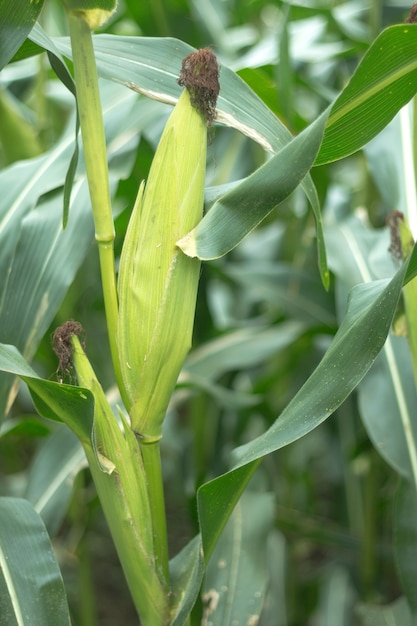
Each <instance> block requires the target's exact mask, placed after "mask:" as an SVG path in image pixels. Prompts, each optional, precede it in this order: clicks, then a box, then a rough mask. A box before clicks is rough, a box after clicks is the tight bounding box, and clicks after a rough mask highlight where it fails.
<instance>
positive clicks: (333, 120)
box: [315, 24, 417, 165]
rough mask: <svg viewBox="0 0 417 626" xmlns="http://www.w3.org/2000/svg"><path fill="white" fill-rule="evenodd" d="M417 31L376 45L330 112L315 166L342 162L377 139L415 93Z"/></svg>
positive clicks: (386, 35)
mask: <svg viewBox="0 0 417 626" xmlns="http://www.w3.org/2000/svg"><path fill="white" fill-rule="evenodd" d="M416 50H417V25H414V24H404V25H398V26H391V27H390V28H387V29H386V30H384V31H383V32H382V33H381V34H380V35H379V37H377V38H376V39H375V41H374V42H373V44H372V45H371V47H370V48H369V50H368V51H367V53H366V55H365V56H364V58H363V59H362V61H361V63H360V64H359V66H358V68H357V70H356V72H355V73H354V74H353V76H352V78H351V79H350V81H349V83H348V85H347V86H346V87H345V89H344V90H343V91H342V93H341V94H340V96H339V97H338V98H337V100H336V102H335V103H334V104H333V106H332V110H331V114H330V116H329V119H328V122H327V126H326V130H325V133H324V138H323V143H322V146H321V148H320V152H319V154H318V156H317V159H316V162H315V165H323V164H324V163H329V162H332V161H336V160H337V159H342V158H343V157H346V156H348V155H349V154H352V153H353V152H356V151H357V150H359V149H360V148H362V146H364V145H365V144H366V143H367V142H368V141H370V140H371V139H372V138H373V137H375V135H377V134H378V133H379V132H380V131H381V130H382V129H383V128H384V127H385V126H386V125H387V124H388V122H389V121H390V120H392V118H393V117H394V115H395V114H396V113H398V111H399V110H400V109H401V108H402V107H403V106H404V105H405V104H406V103H407V102H409V100H410V99H411V98H412V97H413V96H414V94H415V93H416V92H417V63H416Z"/></svg>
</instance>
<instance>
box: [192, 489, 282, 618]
mask: <svg viewBox="0 0 417 626" xmlns="http://www.w3.org/2000/svg"><path fill="white" fill-rule="evenodd" d="M273 522H274V498H273V497H272V495H271V494H267V493H251V492H248V493H245V494H244V495H243V496H242V498H241V499H240V501H239V503H238V504H237V505H236V507H235V509H234V511H233V514H232V515H231V517H230V519H229V521H228V523H227V524H226V527H225V529H224V531H223V533H222V535H221V538H220V540H219V542H218V543H217V545H216V547H215V549H214V552H213V558H212V559H211V561H210V563H209V565H208V567H207V570H206V575H205V580H204V587H203V590H202V599H203V604H204V607H205V608H204V618H205V620H206V621H207V623H210V624H213V626H215V625H218V626H220V625H221V626H233V625H234V624H248V623H249V624H250V623H251V620H252V622H253V623H254V624H256V623H257V622H258V620H259V616H260V614H261V611H262V606H263V602H264V599H265V593H266V589H267V585H268V568H267V560H268V553H267V546H268V541H267V539H268V534H269V532H271V530H272V527H273Z"/></svg>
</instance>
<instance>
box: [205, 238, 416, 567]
mask: <svg viewBox="0 0 417 626" xmlns="http://www.w3.org/2000/svg"><path fill="white" fill-rule="evenodd" d="M415 254H417V251H416V249H415V250H414V255H415ZM406 270H407V265H404V266H403V267H402V268H401V269H400V270H399V271H398V272H397V274H396V275H395V276H394V278H393V279H392V280H391V281H388V280H380V281H375V282H373V283H371V284H363V285H359V286H357V287H355V288H354V289H353V290H352V292H351V295H350V300H349V305H348V310H347V313H346V317H345V318H344V320H343V322H342V324H341V326H340V328H339V330H338V332H337V334H336V336H335V338H334V340H333V342H332V344H331V346H330V348H329V349H328V351H327V352H326V354H325V356H324V357H323V359H322V361H321V362H320V364H319V365H318V367H317V368H316V369H315V371H314V372H313V374H312V375H311V376H310V378H309V379H308V380H307V381H306V383H305V384H304V386H303V387H302V388H301V389H300V391H299V392H298V393H297V394H296V395H295V396H294V398H293V399H292V401H291V402H290V403H289V405H288V406H287V407H286V409H285V410H284V411H283V413H282V414H281V415H280V416H279V419H277V420H276V421H275V422H274V424H273V425H272V426H271V427H270V428H269V429H268V430H267V431H266V432H265V433H264V434H262V435H261V436H259V437H257V438H256V439H254V440H253V441H251V442H250V443H248V444H246V445H244V446H241V447H240V448H237V449H236V450H235V452H234V455H233V456H234V466H233V469H232V470H231V471H230V472H228V473H227V474H225V475H223V476H221V477H219V478H217V479H215V480H213V481H211V482H209V483H207V484H205V485H203V486H202V487H201V488H200V489H199V491H198V507H199V516H200V523H201V530H202V536H203V545H204V552H205V558H206V559H207V558H209V556H210V554H211V552H212V550H213V548H214V545H215V543H216V541H217V539H218V537H219V535H220V532H221V529H222V527H223V525H224V524H225V522H226V520H227V518H228V516H229V515H230V513H231V510H232V509H233V506H234V504H236V502H237V500H238V497H239V495H240V493H241V492H242V491H243V489H244V487H245V485H246V484H247V482H248V481H249V479H250V477H251V475H252V474H253V472H254V471H255V469H256V467H257V466H258V464H259V463H260V461H261V460H262V457H263V456H265V455H266V454H269V453H271V452H274V451H276V450H278V449H280V448H282V447H284V446H287V445H288V444H290V443H292V442H293V441H296V440H297V439H299V438H301V437H302V436H304V435H306V434H307V433H309V432H310V431H311V430H313V429H314V428H316V427H317V426H318V425H319V424H321V423H322V422H323V421H324V420H325V419H327V418H328V417H329V416H330V415H331V414H332V413H333V412H334V411H335V410H336V409H337V408H338V407H339V406H340V405H341V403H342V402H343V401H344V400H345V399H346V398H347V396H348V395H349V394H350V393H351V392H352V391H353V390H354V389H355V387H356V386H357V385H358V384H359V382H360V381H361V380H362V378H363V377H364V376H365V374H366V373H367V372H368V370H369V369H370V367H371V365H372V364H373V363H374V361H375V359H376V357H377V356H378V353H379V352H380V351H381V349H382V347H383V345H384V343H385V339H386V337H387V334H388V331H389V329H390V325H391V321H392V318H393V316H394V312H395V309H396V306H397V302H398V298H399V295H400V291H401V287H402V285H403V282H404V278H405V276H406Z"/></svg>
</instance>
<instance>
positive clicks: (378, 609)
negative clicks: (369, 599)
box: [357, 597, 413, 626]
mask: <svg viewBox="0 0 417 626" xmlns="http://www.w3.org/2000/svg"><path fill="white" fill-rule="evenodd" d="M357 614H358V618H359V624H360V626H413V623H412V621H411V613H410V609H409V607H408V604H407V600H406V599H405V598H404V597H402V598H398V600H395V602H392V603H391V604H388V605H386V606H370V605H361V606H359V607H358V608H357Z"/></svg>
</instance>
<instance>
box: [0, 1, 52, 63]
mask: <svg viewBox="0 0 417 626" xmlns="http://www.w3.org/2000/svg"><path fill="white" fill-rule="evenodd" d="M42 7H43V0H37V1H36V2H28V1H27V0H5V1H3V2H0V70H1V69H3V67H4V66H5V65H6V64H7V63H8V62H9V61H10V59H11V58H12V57H13V55H14V53H15V52H16V51H17V50H18V49H19V48H20V46H21V45H22V44H23V43H24V41H25V39H26V37H27V36H28V34H29V33H30V31H31V30H32V28H33V25H34V23H35V22H36V20H37V19H38V17H39V14H40V12H41V10H42Z"/></svg>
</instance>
